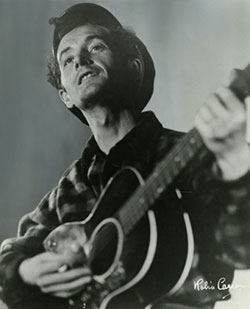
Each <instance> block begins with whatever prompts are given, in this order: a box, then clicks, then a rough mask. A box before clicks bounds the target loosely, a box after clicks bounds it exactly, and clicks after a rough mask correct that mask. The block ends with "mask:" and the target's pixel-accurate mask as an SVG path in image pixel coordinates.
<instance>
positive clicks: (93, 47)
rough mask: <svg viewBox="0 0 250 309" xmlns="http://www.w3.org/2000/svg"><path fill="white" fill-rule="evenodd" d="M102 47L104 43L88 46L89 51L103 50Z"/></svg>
mask: <svg viewBox="0 0 250 309" xmlns="http://www.w3.org/2000/svg"><path fill="white" fill-rule="evenodd" d="M104 48H105V47H104V45H101V44H97V45H94V46H92V47H90V52H91V53H95V52H98V51H102V50H104Z"/></svg>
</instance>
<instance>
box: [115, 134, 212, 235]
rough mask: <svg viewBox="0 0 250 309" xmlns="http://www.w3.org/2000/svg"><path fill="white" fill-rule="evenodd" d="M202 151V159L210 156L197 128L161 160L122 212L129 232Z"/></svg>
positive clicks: (125, 229) (125, 228)
mask: <svg viewBox="0 0 250 309" xmlns="http://www.w3.org/2000/svg"><path fill="white" fill-rule="evenodd" d="M198 153H199V155H200V157H201V158H200V160H201V159H202V158H204V157H207V154H208V153H209V152H208V150H207V149H206V148H205V146H204V144H203V142H202V139H201V137H200V134H199V133H198V131H197V130H196V129H195V128H193V129H192V130H191V131H189V133H187V134H186V135H185V136H184V137H183V138H182V139H181V141H180V142H179V143H178V144H177V145H176V146H174V148H173V149H172V150H171V152H170V153H169V154H168V155H166V156H165V157H164V158H163V160H162V161H160V163H158V164H157V166H156V168H155V169H154V170H153V172H152V173H151V174H150V175H149V176H148V178H147V179H146V181H145V182H144V184H143V185H141V186H139V187H138V189H137V190H136V191H135V192H134V194H133V195H132V196H131V197H130V198H129V199H128V201H127V202H126V203H125V204H124V206H123V207H122V208H121V209H120V211H119V212H118V217H119V220H120V222H121V223H122V225H123V229H124V233H125V234H128V233H129V232H130V231H131V230H132V229H133V227H134V226H135V225H136V224H137V223H138V221H139V220H140V219H141V218H142V217H143V216H144V215H145V214H146V212H147V211H148V210H149V209H150V208H151V207H152V206H153V205H154V204H155V202H156V201H157V200H158V199H159V197H160V196H161V194H162V193H163V192H164V191H165V190H166V189H167V188H168V187H169V186H170V185H171V184H172V183H173V182H174V181H175V180H176V178H177V177H178V176H179V175H180V173H181V172H182V171H183V170H184V169H185V168H186V167H187V165H188V164H189V163H190V161H191V160H192V159H194V157H195V156H196V155H197V154H198Z"/></svg>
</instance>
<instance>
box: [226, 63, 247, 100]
mask: <svg viewBox="0 0 250 309" xmlns="http://www.w3.org/2000/svg"><path fill="white" fill-rule="evenodd" d="M229 87H230V89H231V90H232V91H233V92H234V93H235V94H236V95H237V97H238V98H239V99H240V100H242V101H243V100H244V99H245V98H246V97H247V96H249V95H250V63H249V64H248V65H247V66H246V67H245V69H243V70H240V69H234V70H233V71H232V75H231V82H230V84H229Z"/></svg>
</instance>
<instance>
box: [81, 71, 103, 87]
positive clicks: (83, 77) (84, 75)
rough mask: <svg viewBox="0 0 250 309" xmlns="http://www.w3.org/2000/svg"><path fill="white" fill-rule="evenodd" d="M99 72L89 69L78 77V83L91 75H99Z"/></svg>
mask: <svg viewBox="0 0 250 309" xmlns="http://www.w3.org/2000/svg"><path fill="white" fill-rule="evenodd" d="M98 74H99V73H98V72H94V71H88V72H85V73H83V74H81V75H80V76H79V79H78V85H80V84H81V83H82V82H83V81H84V80H86V79H88V78H90V77H93V76H97V75H98Z"/></svg>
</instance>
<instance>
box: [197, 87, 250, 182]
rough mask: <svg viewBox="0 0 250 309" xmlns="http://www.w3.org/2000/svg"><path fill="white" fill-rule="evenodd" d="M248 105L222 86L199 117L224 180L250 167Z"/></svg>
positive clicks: (198, 122)
mask: <svg viewBox="0 0 250 309" xmlns="http://www.w3.org/2000/svg"><path fill="white" fill-rule="evenodd" d="M246 122H247V119H246V108H245V106H244V103H242V102H241V101H240V100H239V99H238V98H237V97H236V95H235V94H234V93H233V92H232V91H231V90H230V89H229V88H225V87H224V88H220V89H218V90H217V91H216V92H215V94H214V95H212V96H211V97H210V98H209V99H208V101H207V102H206V104H205V105H204V106H202V108H201V109H200V111H199V113H198V114H197V116H196V119H195V127H196V128H197V129H198V131H199V133H200V134H201V136H202V139H203V141H204V143H205V145H206V146H207V148H208V149H209V150H210V151H212V152H213V153H214V155H215V158H216V162H217V165H218V167H219V168H220V170H221V173H222V177H223V179H224V180H234V179H237V178H239V177H241V176H243V175H244V174H246V173H247V171H248V170H249V169H250V147H249V145H248V144H247V141H246V125H247V124H246Z"/></svg>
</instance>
